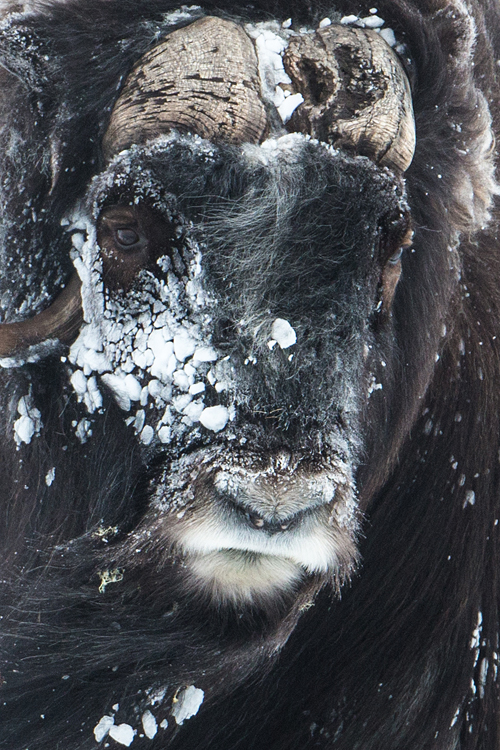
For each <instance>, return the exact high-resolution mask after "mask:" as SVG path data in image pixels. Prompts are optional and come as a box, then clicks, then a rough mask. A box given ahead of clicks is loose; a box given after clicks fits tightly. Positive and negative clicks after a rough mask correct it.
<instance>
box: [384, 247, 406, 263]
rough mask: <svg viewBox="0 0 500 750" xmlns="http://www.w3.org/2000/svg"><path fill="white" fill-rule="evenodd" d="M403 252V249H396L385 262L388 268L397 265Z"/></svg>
mask: <svg viewBox="0 0 500 750" xmlns="http://www.w3.org/2000/svg"><path fill="white" fill-rule="evenodd" d="M403 250H404V247H398V249H397V250H396V252H395V253H393V254H392V255H391V256H390V258H389V259H388V260H387V262H388V264H389V265H390V266H395V265H396V263H399V261H400V260H401V258H402V257H403Z"/></svg>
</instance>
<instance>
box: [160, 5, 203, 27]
mask: <svg viewBox="0 0 500 750" xmlns="http://www.w3.org/2000/svg"><path fill="white" fill-rule="evenodd" d="M199 10H201V8H200V6H199V5H181V7H180V8H179V10H173V11H171V12H170V13H165V14H164V16H163V21H164V23H168V24H178V23H180V22H181V21H189V20H190V19H191V18H193V16H194V17H196V16H197V15H198V14H197V12H196V11H199Z"/></svg>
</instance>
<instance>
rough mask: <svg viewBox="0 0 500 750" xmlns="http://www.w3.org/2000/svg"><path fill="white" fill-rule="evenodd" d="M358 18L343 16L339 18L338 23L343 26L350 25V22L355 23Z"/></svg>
mask: <svg viewBox="0 0 500 750" xmlns="http://www.w3.org/2000/svg"><path fill="white" fill-rule="evenodd" d="M359 20H360V19H359V17H358V16H344V17H343V18H341V19H340V23H341V24H342V25H343V26H352V24H354V23H357V22H358V21H359Z"/></svg>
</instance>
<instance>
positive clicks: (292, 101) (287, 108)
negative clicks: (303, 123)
mask: <svg viewBox="0 0 500 750" xmlns="http://www.w3.org/2000/svg"><path fill="white" fill-rule="evenodd" d="M303 101H304V97H303V96H302V94H291V95H290V96H289V97H287V98H285V100H284V101H283V102H282V103H281V104H280V105H279V107H278V108H277V109H278V114H279V116H280V117H281V119H282V121H283V122H284V123H285V122H288V120H289V119H290V117H291V116H292V115H293V113H294V112H295V110H296V109H297V107H298V106H299V105H300V104H302V102H303Z"/></svg>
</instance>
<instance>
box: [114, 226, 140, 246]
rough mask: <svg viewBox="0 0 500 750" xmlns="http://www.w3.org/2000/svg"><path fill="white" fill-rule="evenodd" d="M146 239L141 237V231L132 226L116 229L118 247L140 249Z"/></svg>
mask: <svg viewBox="0 0 500 750" xmlns="http://www.w3.org/2000/svg"><path fill="white" fill-rule="evenodd" d="M145 239H146V238H145V237H141V235H140V234H139V232H137V231H136V230H135V229H133V228H132V227H123V228H120V229H116V230H115V241H116V244H117V245H118V247H120V248H124V249H126V250H135V249H138V247H139V246H141V245H142V244H143V243H144V241H145Z"/></svg>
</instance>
